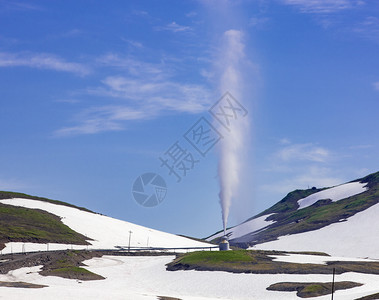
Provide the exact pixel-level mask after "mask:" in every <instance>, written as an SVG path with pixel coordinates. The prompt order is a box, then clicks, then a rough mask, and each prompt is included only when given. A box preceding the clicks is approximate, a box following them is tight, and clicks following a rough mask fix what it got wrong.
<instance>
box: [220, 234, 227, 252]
mask: <svg viewBox="0 0 379 300" xmlns="http://www.w3.org/2000/svg"><path fill="white" fill-rule="evenodd" d="M218 247H219V250H220V251H227V250H229V242H228V238H227V237H226V236H223V237H222V239H221V243H220V244H219V246H218Z"/></svg>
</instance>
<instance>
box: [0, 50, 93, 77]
mask: <svg viewBox="0 0 379 300" xmlns="http://www.w3.org/2000/svg"><path fill="white" fill-rule="evenodd" d="M0 67H29V68H36V69H45V70H54V71H59V72H69V73H74V74H76V75H80V76H84V75H87V74H89V73H90V70H89V68H88V67H86V66H85V65H83V64H79V63H74V62H68V61H65V60H64V59H62V58H60V57H58V56H55V55H52V54H47V53H37V54H32V53H7V52H0Z"/></svg>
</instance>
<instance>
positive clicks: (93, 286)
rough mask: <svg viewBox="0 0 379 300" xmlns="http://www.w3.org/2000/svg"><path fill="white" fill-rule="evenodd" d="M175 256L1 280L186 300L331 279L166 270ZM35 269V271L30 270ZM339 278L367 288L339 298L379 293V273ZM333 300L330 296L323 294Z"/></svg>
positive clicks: (27, 293) (100, 261)
mask: <svg viewBox="0 0 379 300" xmlns="http://www.w3.org/2000/svg"><path fill="white" fill-rule="evenodd" d="M173 259H174V256H160V257H121V256H103V257H102V258H93V259H91V260H87V261H84V263H85V264H86V265H87V266H88V267H85V268H87V269H88V270H90V271H92V272H95V273H97V274H99V275H102V276H103V277H105V278H106V279H105V280H95V281H77V280H71V279H65V278H60V277H55V276H47V277H45V276H41V275H39V274H38V273H37V271H39V269H40V267H33V268H22V269H18V270H15V271H12V272H10V273H8V274H5V275H1V274H0V281H24V282H29V283H33V284H43V285H47V286H49V287H48V288H41V289H24V288H21V289H20V288H19V289H15V288H6V287H2V288H1V296H2V297H4V299H30V300H37V299H56V300H60V299H115V300H118V299H120V300H121V299H133V300H156V299H157V296H167V297H175V298H179V299H185V300H216V299H218V300H220V299H224V300H227V299H229V300H230V299H239V300H251V299H260V300H272V299H275V300H290V299H295V298H297V297H296V292H275V291H267V290H266V288H267V287H268V286H269V285H271V284H273V283H277V282H283V281H286V282H330V281H331V275H323V274H306V275H298V274H233V273H228V272H220V271H213V272H211V271H193V270H191V271H175V272H170V271H166V268H165V264H167V263H169V262H170V261H172V260H173ZM30 272H31V273H30ZM336 281H355V282H360V283H363V284H364V285H363V286H360V287H356V288H353V289H348V290H345V291H343V290H338V291H336V292H335V297H336V299H337V298H338V299H344V300H353V299H357V298H359V297H363V296H367V295H370V294H374V293H375V292H378V281H379V275H371V274H358V273H345V274H341V275H336ZM315 299H317V300H329V299H330V295H327V296H322V297H317V298H315Z"/></svg>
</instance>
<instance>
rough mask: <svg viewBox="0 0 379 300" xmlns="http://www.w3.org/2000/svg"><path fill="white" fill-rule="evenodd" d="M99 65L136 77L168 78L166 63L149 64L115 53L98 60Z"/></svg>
mask: <svg viewBox="0 0 379 300" xmlns="http://www.w3.org/2000/svg"><path fill="white" fill-rule="evenodd" d="M97 62H98V64H100V65H102V66H104V67H114V68H118V69H122V70H123V71H126V72H128V73H129V75H130V76H134V77H145V78H146V76H148V77H151V76H154V77H161V76H162V75H163V74H165V76H167V72H168V70H167V66H165V65H164V63H159V64H157V63H149V62H144V61H141V60H138V59H135V58H133V57H130V56H120V55H118V54H115V53H108V54H106V55H102V56H100V57H99V58H98V59H97Z"/></svg>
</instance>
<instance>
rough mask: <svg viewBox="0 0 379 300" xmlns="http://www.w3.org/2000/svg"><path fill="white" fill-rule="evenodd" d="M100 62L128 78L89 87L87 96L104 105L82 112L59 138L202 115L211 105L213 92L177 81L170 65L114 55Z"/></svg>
mask: <svg viewBox="0 0 379 300" xmlns="http://www.w3.org/2000/svg"><path fill="white" fill-rule="evenodd" d="M97 62H98V64H99V65H100V66H102V67H104V68H108V69H109V68H116V69H117V70H118V71H120V70H122V71H123V74H124V75H123V76H119V75H118V76H107V77H105V78H104V79H103V80H101V84H100V85H98V86H95V87H90V88H87V89H86V91H85V92H86V93H87V94H89V95H92V96H96V97H98V101H100V103H102V102H103V103H104V104H103V105H101V104H100V105H98V106H96V107H95V106H93V107H89V108H87V109H85V110H84V111H82V112H80V113H78V114H77V116H76V118H75V120H74V122H75V123H76V124H75V125H73V126H68V127H64V128H61V129H59V130H57V131H56V132H55V135H56V136H69V135H78V134H94V133H98V132H104V131H117V130H123V129H125V128H126V127H127V125H128V122H130V121H134V120H146V119H151V118H156V117H158V116H160V115H164V114H167V113H200V112H203V111H205V110H207V109H208V108H209V106H210V103H211V96H210V91H209V89H207V88H206V87H205V86H203V85H199V84H191V83H183V82H179V81H176V80H175V79H174V78H175V72H174V70H173V68H171V67H170V66H168V65H167V64H166V63H158V64H154V63H149V62H143V61H140V60H138V59H135V58H133V57H123V56H119V55H117V54H113V53H110V54H107V55H104V56H102V57H100V58H99V59H98V61H97Z"/></svg>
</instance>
